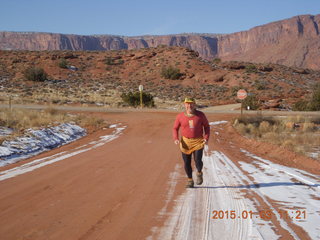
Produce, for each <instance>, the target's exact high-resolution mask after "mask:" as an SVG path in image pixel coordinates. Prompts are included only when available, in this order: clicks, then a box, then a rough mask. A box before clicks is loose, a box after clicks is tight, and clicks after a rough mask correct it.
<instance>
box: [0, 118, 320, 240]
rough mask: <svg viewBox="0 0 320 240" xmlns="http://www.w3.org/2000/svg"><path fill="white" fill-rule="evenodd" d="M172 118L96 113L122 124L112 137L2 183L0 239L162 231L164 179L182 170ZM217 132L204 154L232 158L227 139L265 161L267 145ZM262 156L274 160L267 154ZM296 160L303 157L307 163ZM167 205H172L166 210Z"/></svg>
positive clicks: (314, 165) (318, 168)
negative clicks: (211, 152) (215, 152)
mask: <svg viewBox="0 0 320 240" xmlns="http://www.w3.org/2000/svg"><path fill="white" fill-rule="evenodd" d="M176 114H177V113H172V112H171V113H168V112H130V113H119V112H118V113H99V115H100V116H103V117H104V118H105V119H107V120H108V121H109V122H113V123H122V124H123V125H124V126H127V128H126V129H125V130H124V132H123V134H122V135H121V136H120V137H119V138H117V139H115V140H113V141H111V142H109V143H107V144H105V145H103V146H101V147H99V148H95V149H93V150H90V151H88V152H85V153H82V154H80V155H76V156H74V157H70V158H68V159H65V160H63V161H60V162H56V163H54V164H51V165H48V166H45V167H42V168H40V169H37V170H35V171H33V172H29V173H26V174H23V175H19V176H17V177H14V178H10V179H6V180H4V181H1V182H0V236H1V239H32V240H36V239H59V240H60V239H69V240H72V239H81V240H84V239H145V238H146V237H148V236H150V235H151V234H152V232H151V229H152V227H154V226H161V225H162V224H163V223H164V221H165V218H164V217H161V216H159V214H158V213H159V211H160V210H161V208H162V207H163V206H164V203H165V201H166V198H167V191H168V179H169V175H170V173H171V172H173V171H174V167H175V165H176V164H177V163H178V164H181V166H182V160H181V159H180V158H181V157H180V153H179V150H178V148H177V146H176V145H174V144H173V141H172V137H171V128H172V125H173V121H174V119H175V115H176ZM207 116H208V118H209V121H217V120H230V119H232V117H233V115H225V114H208V115H207ZM220 132H221V134H222V135H220V136H219V139H220V141H217V136H215V137H214V134H212V138H211V139H210V142H209V145H210V148H211V149H223V150H224V152H225V153H226V154H227V155H234V154H236V153H235V152H233V151H234V150H233V149H231V148H228V147H226V143H227V142H228V141H229V140H232V142H233V144H234V145H235V146H238V147H243V146H246V147H247V149H248V150H249V151H252V152H253V153H259V154H262V153H263V154H264V157H265V156H268V149H269V148H270V147H269V146H268V145H261V144H260V145H257V143H253V142H250V141H249V140H246V139H244V138H243V137H241V136H240V135H238V134H237V133H235V132H234V131H233V130H232V128H231V127H230V125H225V126H224V127H223V129H222V130H221V131H220ZM109 133H110V131H109V130H102V131H101V132H98V133H95V134H93V135H90V136H87V137H85V138H83V139H81V140H79V141H77V142H74V143H71V144H69V145H67V146H63V147H61V148H59V149H56V150H54V151H52V152H50V153H44V154H42V155H40V156H37V157H36V158H40V157H43V156H47V155H49V154H52V153H56V152H59V151H65V150H68V149H72V148H75V147H77V146H80V145H82V144H85V143H87V142H89V141H90V140H93V139H97V138H98V137H99V135H106V134H109ZM254 144H256V145H254ZM283 151H284V150H282V153H284V152H283ZM288 154H289V153H288ZM282 156H283V157H282V160H281V162H282V163H283V164H284V165H288V166H294V167H298V168H301V169H305V170H308V171H310V172H313V173H316V174H319V172H320V164H319V162H316V161H312V160H310V159H308V158H304V157H300V156H297V158H292V156H293V155H290V154H289V155H285V154H284V155H282ZM36 158H33V159H36ZM241 158H242V160H245V159H243V157H241ZM33 159H30V160H27V161H31V160H33ZM268 159H269V160H272V161H275V162H279V161H280V160H279V159H277V158H276V157H275V158H273V157H272V156H271V158H268ZM294 159H297V160H294ZM302 159H304V160H305V159H307V160H306V161H308V162H307V164H304V163H303V162H302ZM25 162H26V161H24V162H23V163H25ZM21 164H22V163H18V164H15V165H12V166H10V167H7V168H6V169H8V168H11V167H14V166H18V165H21ZM4 169H5V168H2V169H0V170H4ZM180 170H181V169H180ZM181 171H182V170H181ZM181 173H182V174H181V176H180V177H179V179H178V183H177V187H176V188H175V192H174V196H177V195H179V194H181V193H182V192H183V191H184V183H185V178H184V176H183V172H181ZM171 207H173V202H171V203H170V204H169V206H168V211H170V208H171ZM275 225H277V224H276V223H275ZM279 232H280V233H281V234H283V236H286V235H287V234H288V233H286V232H285V231H284V230H283V229H279ZM297 232H299V236H300V237H303V236H304V235H305V233H304V232H303V231H302V230H299V229H297Z"/></svg>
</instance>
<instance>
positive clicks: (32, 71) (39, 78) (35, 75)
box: [23, 67, 48, 82]
mask: <svg viewBox="0 0 320 240" xmlns="http://www.w3.org/2000/svg"><path fill="white" fill-rule="evenodd" d="M23 75H24V77H25V78H26V79H27V80H29V81H35V82H43V81H45V80H47V78H48V74H47V73H46V72H45V71H44V70H43V68H39V67H30V68H27V69H26V70H25V71H24V73H23Z"/></svg>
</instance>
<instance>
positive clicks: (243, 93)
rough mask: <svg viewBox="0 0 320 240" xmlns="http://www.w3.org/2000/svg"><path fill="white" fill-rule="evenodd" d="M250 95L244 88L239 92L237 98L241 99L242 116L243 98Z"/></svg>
mask: <svg viewBox="0 0 320 240" xmlns="http://www.w3.org/2000/svg"><path fill="white" fill-rule="evenodd" d="M247 96H248V94H247V91H246V90H244V89H239V90H238V92H237V98H238V99H240V100H241V117H242V109H243V100H244V99H245V98H246V97H247Z"/></svg>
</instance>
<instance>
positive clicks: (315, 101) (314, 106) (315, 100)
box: [310, 83, 320, 111]
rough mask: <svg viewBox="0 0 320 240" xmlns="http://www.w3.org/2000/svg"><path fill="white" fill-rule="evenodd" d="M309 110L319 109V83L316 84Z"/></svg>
mask: <svg viewBox="0 0 320 240" xmlns="http://www.w3.org/2000/svg"><path fill="white" fill-rule="evenodd" d="M310 108H311V111H320V83H318V84H316V85H315V87H314V91H313V94H312V98H311V103H310Z"/></svg>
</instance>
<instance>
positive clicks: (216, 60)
mask: <svg viewBox="0 0 320 240" xmlns="http://www.w3.org/2000/svg"><path fill="white" fill-rule="evenodd" d="M220 62H221V58H214V59H213V60H212V63H213V64H218V63H220Z"/></svg>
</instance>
